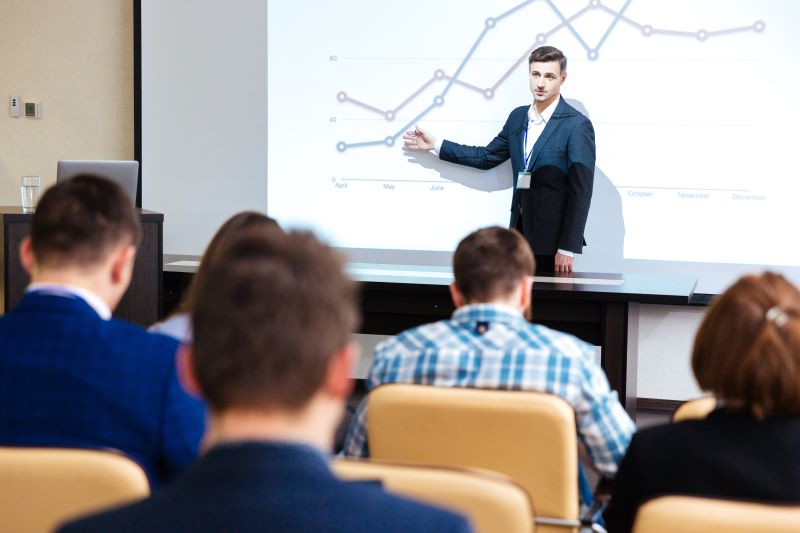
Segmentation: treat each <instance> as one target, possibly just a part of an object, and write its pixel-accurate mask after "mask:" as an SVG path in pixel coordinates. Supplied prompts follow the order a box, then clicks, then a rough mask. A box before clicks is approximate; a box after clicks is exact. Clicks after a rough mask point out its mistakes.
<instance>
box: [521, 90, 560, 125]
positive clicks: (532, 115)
mask: <svg viewBox="0 0 800 533" xmlns="http://www.w3.org/2000/svg"><path fill="white" fill-rule="evenodd" d="M560 101H561V95H559V96H558V98H556V99H555V100H553V101H552V102H550V105H549V106H547V107H545V108H544V111H542V113H541V114H538V113H536V107H535V105H536V104H535V103H534V104H531V107H530V108H528V121H529V122H537V121H538V119H539V117H541V118H542V119H544V123H545V124H547V123H548V122H550V117H552V116H553V112H554V111H555V110H556V107H558V103H559V102H560Z"/></svg>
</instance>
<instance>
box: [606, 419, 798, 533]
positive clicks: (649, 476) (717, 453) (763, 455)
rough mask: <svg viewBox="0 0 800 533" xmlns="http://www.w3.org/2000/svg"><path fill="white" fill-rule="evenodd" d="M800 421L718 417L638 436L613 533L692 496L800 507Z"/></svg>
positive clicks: (611, 522) (612, 509) (613, 509)
mask: <svg viewBox="0 0 800 533" xmlns="http://www.w3.org/2000/svg"><path fill="white" fill-rule="evenodd" d="M798 450H800V417H797V418H771V419H767V420H765V421H763V422H759V421H757V420H756V419H754V418H753V417H752V416H751V415H749V414H747V413H742V412H733V413H731V412H725V411H722V410H717V411H714V412H713V413H711V414H710V415H709V416H708V418H706V419H705V420H688V421H685V422H678V423H674V424H668V425H665V426H658V427H654V428H650V429H644V430H642V431H640V432H638V433H636V434H635V435H634V436H633V439H632V440H631V444H630V447H629V448H628V451H627V453H626V454H625V458H624V459H623V460H622V464H621V465H620V468H619V472H618V473H617V477H616V480H615V481H614V492H613V496H612V498H611V503H610V505H609V506H608V509H607V510H606V513H605V517H606V526H607V527H608V531H609V532H610V533H614V532H628V531H630V530H631V528H632V526H633V520H634V517H635V515H636V510H637V508H638V507H639V505H640V504H642V503H644V502H645V501H646V500H648V499H651V498H654V497H656V496H660V495H666V494H684V495H692V496H708V497H720V498H731V499H744V500H754V501H768V502H792V503H800V453H798Z"/></svg>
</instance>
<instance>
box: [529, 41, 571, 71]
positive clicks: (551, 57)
mask: <svg viewBox="0 0 800 533" xmlns="http://www.w3.org/2000/svg"><path fill="white" fill-rule="evenodd" d="M550 61H558V64H559V66H560V67H561V72H562V73H564V72H566V71H567V56H565V55H564V52H562V51H561V50H559V49H558V48H556V47H554V46H540V47H539V48H537V49H536V50H534V51H533V52H531V55H530V56H529V57H528V66H530V64H531V63H533V62H536V63H549V62H550Z"/></svg>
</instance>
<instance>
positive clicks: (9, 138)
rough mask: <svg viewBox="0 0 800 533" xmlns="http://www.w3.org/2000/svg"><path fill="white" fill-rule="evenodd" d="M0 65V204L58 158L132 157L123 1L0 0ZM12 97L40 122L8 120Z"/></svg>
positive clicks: (49, 172) (45, 175) (127, 7)
mask: <svg viewBox="0 0 800 533" xmlns="http://www.w3.org/2000/svg"><path fill="white" fill-rule="evenodd" d="M0 68H2V74H0V205H11V206H14V205H20V190H19V180H20V176H24V175H38V176H41V177H42V185H43V186H44V187H47V186H49V185H51V184H52V183H54V182H55V176H56V163H57V161H58V160H59V159H132V158H133V139H134V132H133V7H132V2H131V0H58V1H54V0H3V1H2V5H1V6H0ZM12 95H14V96H20V97H21V99H22V101H23V102H25V101H37V102H40V103H41V110H42V116H41V118H39V119H28V118H25V117H24V116H22V117H20V118H11V116H10V114H9V109H10V104H9V98H10V97H11V96H12ZM23 115H24V113H23ZM0 312H2V310H0Z"/></svg>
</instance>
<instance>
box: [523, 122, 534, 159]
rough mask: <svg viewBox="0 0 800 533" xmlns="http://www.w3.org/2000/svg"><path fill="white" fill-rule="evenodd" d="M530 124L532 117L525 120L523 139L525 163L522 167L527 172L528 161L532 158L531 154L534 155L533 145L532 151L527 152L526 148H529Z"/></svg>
mask: <svg viewBox="0 0 800 533" xmlns="http://www.w3.org/2000/svg"><path fill="white" fill-rule="evenodd" d="M526 118H527V117H526ZM530 124H531V119H530V118H528V119H527V120H526V121H525V138H524V139H523V140H522V156H523V161H524V162H525V165H524V166H523V167H522V168H523V170H524V171H525V172H527V171H528V161H530V160H531V156H532V155H533V146H531V151H530V152H525V150H526V149H527V148H528V126H530ZM535 145H536V143H534V146H535Z"/></svg>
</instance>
